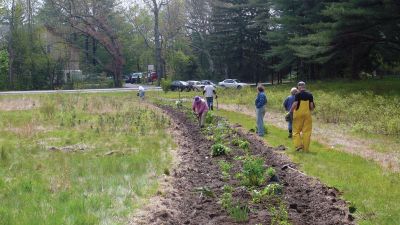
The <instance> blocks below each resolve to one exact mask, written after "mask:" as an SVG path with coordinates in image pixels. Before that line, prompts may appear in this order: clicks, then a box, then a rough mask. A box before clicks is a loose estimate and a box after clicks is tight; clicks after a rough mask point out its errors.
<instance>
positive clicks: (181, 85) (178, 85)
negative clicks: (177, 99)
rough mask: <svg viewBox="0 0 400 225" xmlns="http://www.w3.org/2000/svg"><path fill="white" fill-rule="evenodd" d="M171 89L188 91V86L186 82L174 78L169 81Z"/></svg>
mask: <svg viewBox="0 0 400 225" xmlns="http://www.w3.org/2000/svg"><path fill="white" fill-rule="evenodd" d="M171 90H172V91H184V90H185V91H190V86H189V84H188V83H187V82H185V81H181V80H174V81H172V82H171Z"/></svg>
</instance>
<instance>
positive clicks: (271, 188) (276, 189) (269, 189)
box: [262, 183, 283, 196]
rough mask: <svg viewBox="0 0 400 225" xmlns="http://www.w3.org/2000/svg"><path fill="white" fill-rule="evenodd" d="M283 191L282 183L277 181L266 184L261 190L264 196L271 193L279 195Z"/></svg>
mask: <svg viewBox="0 0 400 225" xmlns="http://www.w3.org/2000/svg"><path fill="white" fill-rule="evenodd" d="M282 192H283V187H282V185H280V184H278V183H273V184H269V185H267V186H266V187H265V188H264V190H263V191H262V195H264V196H272V195H281V194H282Z"/></svg>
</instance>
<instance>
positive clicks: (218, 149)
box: [211, 144, 230, 157]
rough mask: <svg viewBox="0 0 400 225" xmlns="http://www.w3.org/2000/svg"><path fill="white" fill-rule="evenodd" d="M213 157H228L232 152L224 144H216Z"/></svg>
mask: <svg viewBox="0 0 400 225" xmlns="http://www.w3.org/2000/svg"><path fill="white" fill-rule="evenodd" d="M211 150H212V151H211V155H212V156H213V157H217V156H221V155H226V154H228V153H229V152H230V149H229V148H228V147H226V146H225V145H223V144H215V145H213V146H212V147H211Z"/></svg>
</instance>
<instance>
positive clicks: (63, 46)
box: [42, 29, 84, 83]
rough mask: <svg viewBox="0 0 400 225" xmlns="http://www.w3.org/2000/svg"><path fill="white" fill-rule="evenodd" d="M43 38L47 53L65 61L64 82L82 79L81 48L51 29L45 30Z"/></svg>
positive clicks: (57, 59)
mask: <svg viewBox="0 0 400 225" xmlns="http://www.w3.org/2000/svg"><path fill="white" fill-rule="evenodd" d="M42 38H43V40H44V43H45V45H46V50H47V53H48V54H50V55H51V57H52V58H53V59H54V60H56V61H63V62H64V69H63V82H65V83H67V82H71V81H74V80H82V79H84V76H83V74H82V71H81V69H80V52H81V51H80V49H79V48H77V47H74V46H73V45H71V44H69V43H68V42H67V41H66V39H64V38H63V37H60V35H59V34H55V32H54V31H52V30H51V29H46V30H45V32H43V37H42Z"/></svg>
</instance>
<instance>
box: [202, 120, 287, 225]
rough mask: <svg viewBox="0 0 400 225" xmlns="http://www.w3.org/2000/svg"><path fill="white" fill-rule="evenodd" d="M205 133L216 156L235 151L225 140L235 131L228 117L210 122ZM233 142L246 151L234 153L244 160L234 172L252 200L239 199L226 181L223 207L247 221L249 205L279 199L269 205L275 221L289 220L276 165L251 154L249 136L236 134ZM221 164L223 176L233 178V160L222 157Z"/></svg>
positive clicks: (238, 219) (237, 218)
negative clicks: (212, 143)
mask: <svg viewBox="0 0 400 225" xmlns="http://www.w3.org/2000/svg"><path fill="white" fill-rule="evenodd" d="M212 131H213V132H212ZM206 133H208V135H209V138H210V139H212V140H213V141H214V142H215V144H214V145H213V146H212V147H211V155H212V156H213V157H218V156H223V155H229V154H230V153H231V152H232V150H231V148H229V147H228V146H227V143H226V141H225V140H226V139H227V137H229V136H232V135H234V131H233V130H232V129H230V127H229V126H228V125H227V123H226V122H225V121H219V122H218V123H217V125H214V124H210V125H209V126H208V127H207V129H206ZM231 145H233V146H234V147H236V148H239V149H240V150H242V151H243V152H244V153H245V155H244V156H236V157H234V159H235V160H238V161H240V162H241V164H242V169H241V171H240V172H239V173H237V174H235V176H234V178H235V179H237V180H239V181H240V183H241V185H243V186H244V187H246V189H247V190H248V191H249V192H250V195H251V196H252V199H251V202H250V203H241V202H238V201H236V200H235V199H234V198H233V192H234V190H235V189H234V188H233V187H232V186H230V185H225V186H224V188H223V194H222V196H221V198H220V204H221V206H222V208H224V209H225V210H226V211H227V212H228V214H229V215H230V216H231V218H232V219H233V220H234V221H236V222H246V221H248V220H249V213H250V207H249V205H251V204H266V205H267V204H268V202H276V203H277V204H275V205H271V206H269V210H270V213H271V215H272V224H289V219H288V214H287V210H286V206H285V205H284V204H283V202H282V201H281V196H282V194H283V187H282V185H281V184H279V183H277V182H278V179H277V175H276V171H275V169H274V168H273V167H268V168H266V167H265V161H264V159H263V158H260V157H255V156H252V155H251V152H250V143H249V142H248V141H247V140H243V139H241V138H239V137H236V138H234V139H233V141H232V142H231ZM219 166H220V169H221V173H222V178H223V180H224V181H225V182H228V181H229V180H230V179H232V177H231V171H232V168H233V164H231V163H229V162H227V161H225V160H220V161H219ZM267 183H268V184H267ZM265 184H267V186H265V187H264V188H261V189H260V187H262V186H264V185H265Z"/></svg>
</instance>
